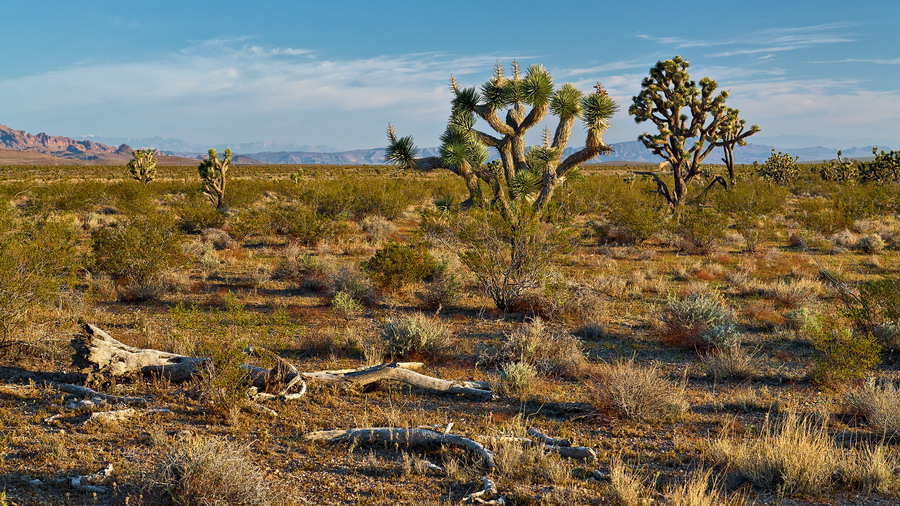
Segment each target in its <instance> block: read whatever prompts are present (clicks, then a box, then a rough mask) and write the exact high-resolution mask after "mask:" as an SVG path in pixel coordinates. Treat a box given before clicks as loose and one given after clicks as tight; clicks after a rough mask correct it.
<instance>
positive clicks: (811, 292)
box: [764, 279, 824, 308]
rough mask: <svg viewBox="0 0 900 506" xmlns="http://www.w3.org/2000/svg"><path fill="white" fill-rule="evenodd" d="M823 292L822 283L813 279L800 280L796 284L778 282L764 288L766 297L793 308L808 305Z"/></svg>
mask: <svg viewBox="0 0 900 506" xmlns="http://www.w3.org/2000/svg"><path fill="white" fill-rule="evenodd" d="M823 291H824V288H823V287H822V283H821V282H819V281H816V280H813V279H798V280H796V281H794V282H786V281H776V282H775V283H772V284H771V285H768V286H766V287H765V288H764V292H765V295H766V296H768V297H771V298H772V299H773V300H774V301H775V302H777V303H779V304H781V305H783V306H787V307H791V308H798V307H803V306H805V305H808V304H809V303H810V302H812V301H813V300H814V299H815V298H816V297H817V296H818V295H819V294H820V293H822V292H823Z"/></svg>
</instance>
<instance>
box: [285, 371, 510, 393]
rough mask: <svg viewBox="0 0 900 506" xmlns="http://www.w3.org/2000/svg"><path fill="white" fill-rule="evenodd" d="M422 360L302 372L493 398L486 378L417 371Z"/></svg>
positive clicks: (327, 379) (341, 381)
mask: <svg viewBox="0 0 900 506" xmlns="http://www.w3.org/2000/svg"><path fill="white" fill-rule="evenodd" d="M413 367H415V368H419V367H421V364H420V363H419V362H395V363H390V364H381V365H375V366H370V367H361V368H359V369H350V370H346V371H321V372H313V373H302V374H303V376H304V377H305V378H307V379H309V380H315V381H320V382H323V383H332V384H338V385H342V386H359V387H362V386H366V385H369V384H371V383H376V382H379V381H399V382H401V383H405V384H407V385H410V386H414V387H416V388H421V389H423V390H428V391H431V392H436V393H442V394H456V395H463V396H467V397H474V398H476V399H480V400H490V399H493V397H494V394H493V392H491V390H490V384H488V383H487V382H483V381H452V380H445V379H440V378H435V377H432V376H426V375H424V374H421V373H418V372H416V371H413V370H412V369H413Z"/></svg>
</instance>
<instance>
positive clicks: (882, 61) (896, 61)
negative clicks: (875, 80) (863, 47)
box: [810, 58, 900, 65]
mask: <svg viewBox="0 0 900 506" xmlns="http://www.w3.org/2000/svg"><path fill="white" fill-rule="evenodd" d="M810 63H872V64H874V65H900V58H844V59H843V60H825V61H812V62H810Z"/></svg>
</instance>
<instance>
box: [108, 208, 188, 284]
mask: <svg viewBox="0 0 900 506" xmlns="http://www.w3.org/2000/svg"><path fill="white" fill-rule="evenodd" d="M182 241H183V237H182V235H181V234H180V233H179V232H178V229H177V228H176V227H175V223H174V222H173V221H172V220H171V219H169V218H168V217H167V216H165V215H153V214H151V215H142V216H132V217H130V218H129V220H128V222H127V223H124V224H116V225H112V226H109V227H106V228H104V229H102V230H100V231H98V232H97V233H96V234H94V237H93V242H92V248H93V267H94V269H96V270H97V271H100V272H103V273H105V274H108V275H109V276H112V277H113V278H114V279H116V280H117V281H118V282H119V284H120V285H123V286H126V287H127V286H132V287H135V286H140V285H145V284H150V283H151V282H153V281H154V280H155V279H159V277H160V276H161V275H162V273H163V272H164V271H166V270H169V269H172V268H175V267H177V266H178V265H180V264H181V263H182V262H183V260H184V257H183V253H182V246H181V244H182ZM123 295H126V296H127V294H123Z"/></svg>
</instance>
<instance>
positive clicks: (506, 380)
mask: <svg viewBox="0 0 900 506" xmlns="http://www.w3.org/2000/svg"><path fill="white" fill-rule="evenodd" d="M536 377H537V369H535V368H534V366H533V365H531V364H529V363H527V362H510V363H508V364H505V365H504V366H503V367H502V368H500V384H499V390H500V392H501V393H502V394H503V395H507V396H509V397H514V398H517V399H523V398H525V397H526V396H528V395H529V394H530V393H531V387H532V383H533V382H534V379H535V378H536Z"/></svg>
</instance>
